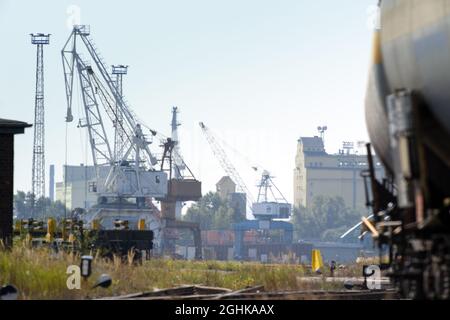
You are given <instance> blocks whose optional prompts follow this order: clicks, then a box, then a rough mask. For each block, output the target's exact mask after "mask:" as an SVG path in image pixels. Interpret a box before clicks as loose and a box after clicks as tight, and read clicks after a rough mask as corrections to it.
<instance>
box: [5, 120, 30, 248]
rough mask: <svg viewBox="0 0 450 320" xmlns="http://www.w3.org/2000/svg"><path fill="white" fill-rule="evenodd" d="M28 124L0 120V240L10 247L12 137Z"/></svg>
mask: <svg viewBox="0 0 450 320" xmlns="http://www.w3.org/2000/svg"><path fill="white" fill-rule="evenodd" d="M28 127H31V125H30V124H28V123H25V122H20V121H14V120H6V119H0V240H1V241H2V242H3V243H4V244H5V245H6V246H11V245H12V232H13V200H14V186H13V182H14V135H15V134H21V133H24V131H25V128H28Z"/></svg>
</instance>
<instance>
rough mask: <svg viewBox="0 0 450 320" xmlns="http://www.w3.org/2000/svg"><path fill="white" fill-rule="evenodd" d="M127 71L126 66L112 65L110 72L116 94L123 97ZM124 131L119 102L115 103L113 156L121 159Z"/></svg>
mask: <svg viewBox="0 0 450 320" xmlns="http://www.w3.org/2000/svg"><path fill="white" fill-rule="evenodd" d="M127 73H128V66H125V65H113V66H112V74H113V75H114V76H115V83H116V87H117V91H118V94H119V95H120V96H121V97H122V98H123V76H124V75H126V74H127ZM125 138H126V137H125V132H124V130H123V116H122V113H121V112H120V107H119V102H117V104H116V121H115V123H114V158H115V159H121V158H122V156H123V144H124V142H125Z"/></svg>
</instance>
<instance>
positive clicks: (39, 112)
mask: <svg viewBox="0 0 450 320" xmlns="http://www.w3.org/2000/svg"><path fill="white" fill-rule="evenodd" d="M30 35H31V43H32V44H34V45H36V47H37V53H36V96H35V107H34V143H33V169H32V182H31V183H32V186H31V194H32V211H31V216H32V217H33V216H35V215H36V213H37V212H36V200H39V199H40V198H43V197H45V152H44V151H45V150H44V145H45V143H44V142H45V139H44V138H45V125H44V45H47V44H49V43H50V34H43V33H35V34H30Z"/></svg>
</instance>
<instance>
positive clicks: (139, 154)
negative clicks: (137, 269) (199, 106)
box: [61, 25, 168, 249]
mask: <svg viewBox="0 0 450 320" xmlns="http://www.w3.org/2000/svg"><path fill="white" fill-rule="evenodd" d="M86 53H87V56H88V57H90V60H87V59H85V56H84V55H85V54H86ZM61 55H62V63H63V69H64V79H65V88H66V99H67V115H66V122H72V121H73V120H74V117H73V114H72V106H73V100H74V81H76V78H77V77H78V80H79V84H80V85H79V87H80V93H81V99H82V104H83V107H84V118H82V119H80V120H79V123H78V127H79V128H86V129H87V132H88V137H89V143H90V147H91V154H92V161H93V165H94V168H95V175H96V178H95V183H94V186H93V187H92V188H91V186H90V187H89V188H90V189H92V190H91V191H92V192H96V193H97V196H98V204H97V205H94V206H93V207H92V208H90V209H89V211H88V212H87V213H86V214H85V215H84V216H83V220H84V222H85V223H86V224H88V225H91V226H93V225H96V224H97V222H99V224H100V227H99V228H100V229H102V230H106V231H107V230H114V229H115V226H116V225H117V223H118V221H119V222H120V221H122V222H123V221H126V225H127V229H128V226H129V229H130V231H131V229H134V230H136V232H138V230H145V231H143V232H146V230H151V231H152V232H153V234H152V237H153V245H155V247H156V248H158V247H160V246H161V237H162V236H161V230H162V229H163V223H162V221H161V219H160V218H159V217H158V214H157V212H156V210H155V209H154V207H152V206H150V205H148V203H147V201H146V200H149V199H150V200H151V199H156V198H158V199H164V198H165V197H166V195H167V193H168V177H167V173H166V172H164V171H163V170H158V169H157V167H156V165H157V164H158V159H157V157H156V156H155V155H154V154H153V153H152V152H151V150H150V144H152V142H153V138H154V137H155V136H156V135H157V132H156V131H155V130H152V129H150V128H148V127H147V126H146V125H145V124H144V123H143V122H142V121H140V120H139V119H138V117H137V116H136V114H135V113H134V112H133V111H132V109H131V108H130V107H129V105H128V104H127V102H126V101H125V99H124V96H123V94H122V90H121V86H120V85H118V83H117V81H116V79H113V77H112V75H111V74H110V73H109V72H108V68H107V66H108V65H107V64H106V63H105V62H104V60H103V59H102V58H101V56H100V54H99V52H98V50H97V48H96V47H95V45H94V42H93V40H92V39H91V38H90V27H89V26H87V25H75V26H74V27H73V30H72V32H71V34H70V36H69V38H68V40H67V41H66V43H65V45H64V47H63V49H62V51H61ZM108 119H109V123H107V122H106V121H107V120H108ZM118 119H120V121H117V120H118ZM117 126H120V128H117ZM118 129H120V130H118ZM111 131H113V133H111ZM117 131H120V134H121V137H120V143H115V144H114V145H113V143H114V142H117V139H114V137H111V136H112V135H114V134H115V133H117ZM108 133H109V136H110V137H108ZM110 141H111V143H110ZM117 146H120V147H117ZM118 148H119V149H118ZM142 222H144V225H145V227H144V226H143V224H142ZM133 226H134V227H133ZM137 229H138V230H137ZM149 232H150V231H149ZM124 237H125V238H127V239H128V238H130V236H127V235H125V234H124ZM137 237H142V236H137ZM135 239H136V238H135ZM133 241H134V240H133ZM145 249H149V248H148V247H145Z"/></svg>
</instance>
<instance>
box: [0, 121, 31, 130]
mask: <svg viewBox="0 0 450 320" xmlns="http://www.w3.org/2000/svg"><path fill="white" fill-rule="evenodd" d="M31 126H32V125H31V124H29V123H26V122H22V121H16V120H9V119H2V118H0V133H2V134H5V133H6V134H8V133H9V134H17V133H24V131H25V128H29V127H31Z"/></svg>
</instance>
